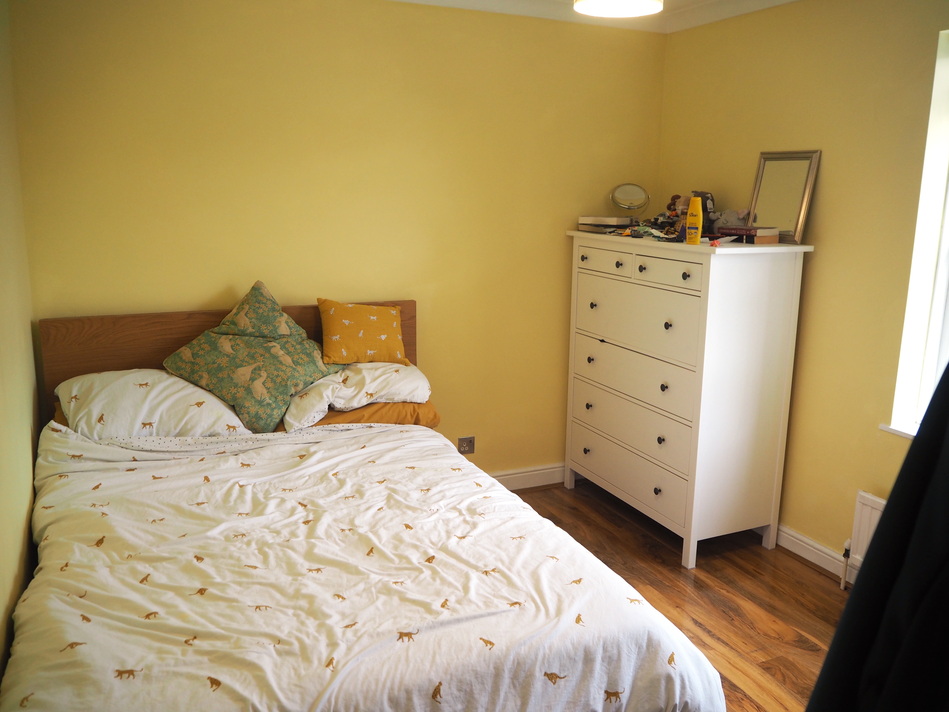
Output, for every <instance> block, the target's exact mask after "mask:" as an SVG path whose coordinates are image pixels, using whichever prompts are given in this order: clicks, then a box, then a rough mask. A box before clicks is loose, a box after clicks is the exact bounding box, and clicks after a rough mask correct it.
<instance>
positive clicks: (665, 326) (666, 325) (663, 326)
mask: <svg viewBox="0 0 949 712" xmlns="http://www.w3.org/2000/svg"><path fill="white" fill-rule="evenodd" d="M662 328H663V329H665V330H666V331H669V329H671V328H672V322H671V321H667V322H665V323H663V325H662Z"/></svg>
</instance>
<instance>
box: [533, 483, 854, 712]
mask: <svg viewBox="0 0 949 712" xmlns="http://www.w3.org/2000/svg"><path fill="white" fill-rule="evenodd" d="M517 494H518V495H520V496H521V497H522V498H523V499H524V500H525V501H526V502H528V503H529V504H530V505H531V506H532V507H534V509H536V510H537V511H538V512H539V513H540V514H541V515H543V516H544V517H547V518H548V519H550V520H552V521H553V522H554V523H556V524H557V525H558V526H560V527H561V528H563V529H565V530H566V531H567V532H569V533H570V534H571V535H572V536H573V537H574V538H575V539H577V540H578V541H579V542H580V543H581V544H583V545H584V546H585V547H586V548H587V549H589V550H590V551H592V552H593V553H594V554H596V555H597V556H598V557H599V558H600V559H601V560H603V561H604V562H605V563H606V564H607V565H609V566H610V567H611V568H612V569H613V570H614V571H616V572H617V573H618V574H620V575H621V576H622V577H623V578H624V579H626V580H627V581H628V582H629V583H630V584H632V585H633V586H634V587H635V588H636V589H637V590H638V591H639V592H640V593H641V594H642V595H643V597H644V598H645V599H646V600H647V601H649V602H650V603H651V604H652V605H653V606H655V608H657V609H658V610H659V611H661V612H662V613H663V614H664V615H665V616H666V617H667V618H669V619H670V620H671V621H672V622H673V623H675V624H676V625H677V626H678V627H679V628H680V629H681V630H682V631H684V632H685V634H686V635H688V636H689V638H691V639H692V641H693V642H694V643H695V644H696V645H697V646H698V647H699V648H700V649H702V650H703V651H704V652H705V654H706V656H707V657H708V658H709V660H710V661H711V662H712V664H713V665H714V666H715V667H716V668H717V669H718V671H719V672H720V673H721V675H722V682H723V686H724V689H725V700H726V702H727V705H728V710H729V712H740V711H743V710H760V711H761V712H780V711H781V710H794V711H800V710H803V709H804V707H805V706H806V704H807V698H808V696H809V695H810V691H811V689H812V688H813V686H814V682H815V680H816V679H817V673H818V671H819V670H820V666H821V663H822V662H823V659H824V656H825V655H826V653H827V646H828V645H829V643H830V640H831V638H832V637H833V633H834V628H835V626H836V623H837V620H838V618H839V617H840V613H841V611H842V610H843V606H844V603H845V601H846V597H847V594H846V593H844V592H843V591H841V590H840V582H839V580H836V579H833V578H831V577H830V575H828V574H827V573H826V572H824V571H821V570H820V569H818V568H815V567H813V566H812V565H811V564H809V563H808V562H806V561H804V560H803V559H801V558H799V557H797V556H795V555H794V554H791V553H790V552H788V551H787V550H785V549H782V548H781V547H778V548H777V549H774V550H772V551H768V550H767V549H765V548H764V547H762V546H761V538H760V537H759V536H757V535H755V534H754V533H752V532H742V533H740V534H732V535H729V536H725V537H718V538H716V539H709V540H707V541H703V542H700V543H699V547H698V564H697V566H696V568H694V569H691V570H688V569H684V568H682V566H681V563H680V560H681V556H682V539H681V538H679V537H677V536H675V535H674V534H672V533H670V532H668V531H667V530H665V529H663V528H662V527H660V526H659V525H657V524H656V523H655V522H653V521H652V520H650V519H649V518H647V517H645V516H643V515H642V514H640V513H639V512H637V511H635V510H634V509H632V508H631V507H629V506H627V505H626V504H624V503H623V502H621V501H620V500H618V499H616V498H615V497H613V496H612V495H610V494H608V493H607V492H605V491H603V490H601V489H600V488H599V487H596V486H595V485H593V484H591V483H589V482H587V481H583V480H578V482H577V487H576V488H575V489H574V490H567V489H565V488H564V487H561V486H555V487H546V488H534V489H529V490H521V491H519V492H518V493H517Z"/></svg>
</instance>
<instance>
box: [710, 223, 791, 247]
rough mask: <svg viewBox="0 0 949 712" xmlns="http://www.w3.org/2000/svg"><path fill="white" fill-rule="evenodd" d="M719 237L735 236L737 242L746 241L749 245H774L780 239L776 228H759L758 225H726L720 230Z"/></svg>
mask: <svg viewBox="0 0 949 712" xmlns="http://www.w3.org/2000/svg"><path fill="white" fill-rule="evenodd" d="M718 234H719V235H733V236H735V237H736V238H738V239H736V240H735V242H740V241H742V240H743V241H744V242H745V244H747V245H774V244H777V242H778V238H779V237H780V231H779V230H778V228H776V227H758V226H757V225H725V226H723V227H720V228H718Z"/></svg>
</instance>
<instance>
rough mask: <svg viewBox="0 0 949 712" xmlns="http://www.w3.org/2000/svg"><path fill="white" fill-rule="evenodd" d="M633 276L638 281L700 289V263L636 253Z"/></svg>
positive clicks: (699, 290)
mask: <svg viewBox="0 0 949 712" xmlns="http://www.w3.org/2000/svg"><path fill="white" fill-rule="evenodd" d="M634 261H635V263H636V268H635V270H636V271H635V272H634V273H633V277H635V278H636V280H637V281H640V282H649V283H651V284H660V285H664V286H667V287H681V288H683V289H689V290H692V291H694V292H701V291H702V266H703V265H702V263H701V262H685V261H683V260H670V259H666V258H663V257H651V256H649V255H636V259H635V260H634Z"/></svg>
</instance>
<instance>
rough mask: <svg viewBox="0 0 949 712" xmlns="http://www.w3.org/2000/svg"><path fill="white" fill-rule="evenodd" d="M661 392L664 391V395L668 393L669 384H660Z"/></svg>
mask: <svg viewBox="0 0 949 712" xmlns="http://www.w3.org/2000/svg"><path fill="white" fill-rule="evenodd" d="M659 390H660V391H662V392H663V393H665V392H666V391H668V390H669V384H668V383H660V384H659Z"/></svg>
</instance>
